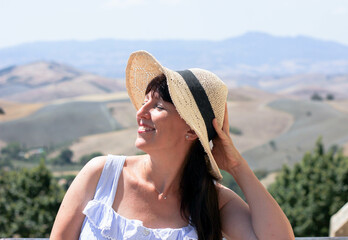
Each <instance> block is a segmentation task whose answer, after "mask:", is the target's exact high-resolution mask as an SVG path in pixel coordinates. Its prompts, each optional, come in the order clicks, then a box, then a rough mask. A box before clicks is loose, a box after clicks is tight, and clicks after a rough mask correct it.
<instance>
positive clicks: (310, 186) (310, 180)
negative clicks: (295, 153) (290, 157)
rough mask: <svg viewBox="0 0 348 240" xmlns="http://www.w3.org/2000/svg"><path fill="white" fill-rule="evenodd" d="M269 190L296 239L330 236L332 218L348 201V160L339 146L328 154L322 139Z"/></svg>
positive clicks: (283, 170) (287, 169)
mask: <svg viewBox="0 0 348 240" xmlns="http://www.w3.org/2000/svg"><path fill="white" fill-rule="evenodd" d="M269 191H270V193H271V194H272V195H273V197H274V198H275V199H276V200H277V202H278V203H279V205H280V206H281V208H282V209H283V211H284V212H285V214H286V215H287V217H288V218H289V220H290V223H291V225H292V226H293V229H294V232H295V235H296V236H298V237H301V236H303V237H304V236H306V237H309V236H317V237H319V236H328V234H329V223H330V217H331V216H332V215H333V214H335V213H336V212H337V211H338V210H339V209H340V208H341V207H342V206H343V205H344V204H345V203H346V202H347V201H348V158H347V157H345V156H343V154H342V150H338V148H337V147H336V146H332V147H331V148H330V149H329V151H327V152H325V150H324V145H323V143H322V140H321V138H319V139H318V140H317V142H316V146H315V149H314V150H313V152H311V153H310V152H308V153H306V154H305V155H304V157H303V159H302V161H301V162H300V163H297V164H295V165H294V167H293V168H292V169H290V168H289V167H287V166H284V167H283V169H282V171H281V173H280V174H279V176H278V177H277V179H276V181H275V182H274V183H273V184H272V185H271V186H270V187H269Z"/></svg>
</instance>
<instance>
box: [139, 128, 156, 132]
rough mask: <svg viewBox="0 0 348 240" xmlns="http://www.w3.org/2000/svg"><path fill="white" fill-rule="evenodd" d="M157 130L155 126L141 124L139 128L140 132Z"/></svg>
mask: <svg viewBox="0 0 348 240" xmlns="http://www.w3.org/2000/svg"><path fill="white" fill-rule="evenodd" d="M155 130H156V129H155V128H151V127H145V126H140V127H139V128H138V133H145V132H152V131H155Z"/></svg>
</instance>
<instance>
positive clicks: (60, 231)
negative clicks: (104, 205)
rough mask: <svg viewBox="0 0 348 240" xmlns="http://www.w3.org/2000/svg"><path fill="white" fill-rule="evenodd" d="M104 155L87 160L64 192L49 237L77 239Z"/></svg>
mask: <svg viewBox="0 0 348 240" xmlns="http://www.w3.org/2000/svg"><path fill="white" fill-rule="evenodd" d="M105 161H106V157H105V156H102V157H96V158H93V159H92V160H91V161H89V162H88V163H87V164H86V165H85V166H84V167H83V168H82V170H81V171H80V172H79V174H78V175H77V176H76V178H75V179H74V181H73V182H72V183H71V185H70V187H69V189H68V191H67V192H66V194H65V196H64V199H63V202H62V204H61V205H60V208H59V211H58V213H57V216H56V219H55V221H54V224H53V228H52V231H51V236H50V239H51V240H52V239H53V240H59V239H64V240H66V239H78V238H79V235H80V231H81V227H82V223H83V220H84V218H85V215H84V214H83V213H82V211H83V209H84V208H85V206H86V205H87V203H88V201H89V200H91V199H92V198H93V196H94V193H95V190H96V187H97V184H98V181H99V178H100V175H101V173H102V171H103V168H104V164H105Z"/></svg>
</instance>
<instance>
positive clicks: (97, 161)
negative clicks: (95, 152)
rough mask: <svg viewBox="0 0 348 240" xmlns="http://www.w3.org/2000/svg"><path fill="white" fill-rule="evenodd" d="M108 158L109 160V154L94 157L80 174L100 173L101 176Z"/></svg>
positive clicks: (91, 174) (92, 174)
mask: <svg viewBox="0 0 348 240" xmlns="http://www.w3.org/2000/svg"><path fill="white" fill-rule="evenodd" d="M106 160H107V156H99V157H95V158H92V159H91V160H90V161H89V162H87V163H86V165H85V166H84V167H83V168H82V169H81V171H80V173H79V174H82V175H90V176H94V175H99V177H100V175H101V172H102V171H103V168H104V165H105V162H106Z"/></svg>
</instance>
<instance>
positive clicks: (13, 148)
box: [1, 142, 23, 160]
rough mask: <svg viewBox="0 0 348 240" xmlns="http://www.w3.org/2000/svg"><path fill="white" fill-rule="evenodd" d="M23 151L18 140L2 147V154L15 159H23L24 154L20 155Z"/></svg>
mask: <svg viewBox="0 0 348 240" xmlns="http://www.w3.org/2000/svg"><path fill="white" fill-rule="evenodd" d="M21 151H23V149H22V148H21V145H20V144H19V143H17V142H12V143H9V144H7V145H6V147H3V148H2V149H1V155H2V156H3V155H5V156H7V157H8V158H11V159H13V160H23V156H21V155H20V153H21Z"/></svg>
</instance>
